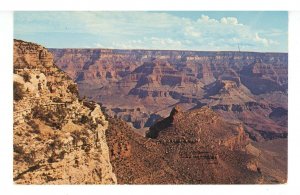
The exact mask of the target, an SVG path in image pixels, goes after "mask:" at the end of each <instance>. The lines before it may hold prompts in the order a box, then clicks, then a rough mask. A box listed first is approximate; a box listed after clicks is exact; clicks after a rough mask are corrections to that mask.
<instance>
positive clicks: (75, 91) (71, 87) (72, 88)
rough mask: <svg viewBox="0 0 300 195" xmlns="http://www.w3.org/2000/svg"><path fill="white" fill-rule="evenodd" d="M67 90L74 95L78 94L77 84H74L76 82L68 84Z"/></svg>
mask: <svg viewBox="0 0 300 195" xmlns="http://www.w3.org/2000/svg"><path fill="white" fill-rule="evenodd" d="M68 90H69V91H70V92H71V93H72V94H74V95H76V96H78V95H79V93H78V89H77V85H76V84H70V85H69V86H68Z"/></svg>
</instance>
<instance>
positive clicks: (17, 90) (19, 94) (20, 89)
mask: <svg viewBox="0 0 300 195" xmlns="http://www.w3.org/2000/svg"><path fill="white" fill-rule="evenodd" d="M24 91H25V90H24V86H23V85H22V84H21V83H18V82H14V100H15V101H20V100H22V99H23V98H24V96H25V93H24Z"/></svg>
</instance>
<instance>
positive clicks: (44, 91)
mask: <svg viewBox="0 0 300 195" xmlns="http://www.w3.org/2000/svg"><path fill="white" fill-rule="evenodd" d="M107 128H108V121H107V120H106V118H105V116H104V115H103V113H102V111H101V107H100V106H99V105H98V104H96V103H93V102H88V101H84V100H80V99H79V98H78V89H77V85H76V84H75V83H74V82H73V81H72V80H71V78H70V77H69V76H67V75H66V74H65V73H64V72H62V71H61V70H60V69H58V68H57V67H56V66H55V65H54V63H53V57H52V54H51V53H50V52H48V50H47V49H45V48H44V47H42V46H40V45H37V44H34V43H30V42H24V41H20V40H14V146H13V149H14V162H13V167H14V170H13V177H14V182H15V183H18V184H85V183H86V184H87V183H89V184H114V183H116V182H117V180H116V176H115V174H114V173H113V172H112V166H111V163H110V158H109V149H108V146H107V142H106V136H105V131H106V129H107Z"/></svg>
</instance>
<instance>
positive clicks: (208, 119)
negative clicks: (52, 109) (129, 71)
mask: <svg viewBox="0 0 300 195" xmlns="http://www.w3.org/2000/svg"><path fill="white" fill-rule="evenodd" d="M109 122H110V124H111V125H110V127H109V129H108V130H107V131H106V135H107V140H108V145H109V148H110V156H111V162H112V165H113V170H114V171H115V173H116V175H117V178H118V182H119V183H132V184H208V183H210V184H216V183H218V184H228V183H235V184H237V183H284V182H286V171H284V170H283V172H280V174H277V173H278V172H277V173H276V171H274V170H276V169H278V166H276V162H275V163H274V162H268V163H269V164H267V161H266V159H268V158H271V157H272V155H271V156H270V155H269V156H264V157H265V158H264V159H261V158H260V156H259V154H261V153H262V152H263V151H264V149H260V147H259V146H253V143H252V141H251V140H250V139H249V138H248V137H247V135H246V133H245V131H244V129H243V126H242V125H241V124H239V123H228V122H226V121H225V120H224V119H223V118H222V117H220V116H219V115H218V114H217V113H215V112H213V111H212V110H211V109H209V108H207V107H204V108H201V109H196V110H193V111H189V112H183V111H182V110H181V108H180V107H178V106H176V107H175V108H173V109H172V112H171V113H170V115H169V116H168V117H167V118H165V119H162V120H160V121H158V122H157V123H155V124H154V125H153V126H151V128H150V130H149V131H148V132H147V137H146V138H145V137H142V136H140V135H138V134H136V133H134V132H133V131H132V129H131V128H130V126H128V125H127V124H126V123H125V122H123V121H121V120H119V119H113V118H110V119H109ZM187 124H188V125H187ZM117 140H118V142H117ZM281 163H286V162H285V161H281ZM270 165H272V166H270ZM281 171H282V170H281Z"/></svg>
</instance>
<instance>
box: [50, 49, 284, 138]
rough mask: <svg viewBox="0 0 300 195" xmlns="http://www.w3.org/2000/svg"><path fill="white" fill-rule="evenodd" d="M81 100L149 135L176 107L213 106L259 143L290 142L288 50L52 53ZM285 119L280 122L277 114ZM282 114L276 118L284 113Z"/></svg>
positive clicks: (58, 51) (66, 50)
mask: <svg viewBox="0 0 300 195" xmlns="http://www.w3.org/2000/svg"><path fill="white" fill-rule="evenodd" d="M50 51H51V52H52V53H53V55H54V60H55V63H57V65H58V66H59V67H60V68H62V70H64V71H65V72H66V73H68V75H70V76H71V77H72V79H73V80H74V81H76V82H77V83H78V85H79V91H80V95H81V96H86V97H87V98H88V99H91V100H94V101H97V102H101V103H103V105H104V106H105V107H106V110H107V112H108V113H109V114H110V115H111V116H114V115H116V116H117V117H120V118H122V119H123V120H126V121H127V122H129V123H130V124H131V125H132V126H133V127H134V128H136V129H140V131H138V132H141V133H143V132H144V131H145V130H146V129H148V128H149V127H150V126H151V125H152V124H153V123H154V122H155V121H156V120H157V119H159V118H162V117H163V118H164V117H167V116H168V113H169V112H170V111H171V109H172V108H173V106H175V105H181V107H182V108H183V109H184V110H189V109H194V108H199V107H202V106H204V105H205V106H208V107H210V108H212V109H213V110H215V111H216V112H218V113H220V114H222V115H224V116H226V117H227V119H228V120H235V121H237V122H242V123H244V125H245V129H246V131H247V132H248V133H249V134H250V135H251V138H252V139H254V140H264V139H274V138H285V137H287V96H288V90H287V86H288V72H287V71H288V55H287V54H286V53H257V52H205V51H167V50H166V51H162V50H107V49H51V50H50ZM275 112H276V113H277V112H280V113H278V114H279V115H280V117H274V116H275V115H276V114H275V115H274V113H275ZM279 115H278V116H279Z"/></svg>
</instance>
